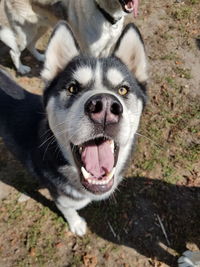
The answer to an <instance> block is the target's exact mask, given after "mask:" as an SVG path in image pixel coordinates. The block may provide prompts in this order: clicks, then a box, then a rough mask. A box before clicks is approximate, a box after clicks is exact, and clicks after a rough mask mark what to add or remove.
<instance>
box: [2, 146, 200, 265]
mask: <svg viewBox="0 0 200 267" xmlns="http://www.w3.org/2000/svg"><path fill="white" fill-rule="evenodd" d="M1 153H3V151H1ZM4 156H5V154H4ZM8 157H10V154H8ZM4 159H5V157H4ZM11 159H12V156H11ZM0 161H1V160H0ZM2 164H7V165H6V166H3V165H2ZM12 164H13V162H12V160H10V158H9V160H8V158H7V160H6V161H5V162H2V161H1V167H2V168H5V171H7V170H8V175H4V176H2V175H1V176H0V180H1V181H3V182H4V183H6V184H9V185H11V186H13V187H15V188H16V189H17V190H18V191H20V192H23V193H24V192H26V193H27V194H29V195H30V196H31V197H32V198H33V199H35V200H36V201H38V202H40V203H42V204H43V205H45V206H47V207H48V208H49V209H51V210H52V211H54V212H56V213H58V214H59V215H60V216H61V214H60V212H59V211H58V210H57V208H56V206H55V204H54V203H53V202H52V201H50V200H48V199H46V198H45V197H44V196H43V195H41V194H40V193H39V192H38V188H39V187H40V184H39V183H38V181H36V180H35V179H34V178H32V177H31V176H30V175H29V174H28V173H27V172H25V171H23V167H22V166H21V165H20V164H18V163H17V162H15V164H14V165H15V167H14V168H15V172H14V173H15V176H13V175H11V174H12V173H9V170H10V169H12ZM18 168H19V172H18ZM5 171H4V173H5ZM11 176H12V179H11V178H10V177H11ZM119 189H120V190H119V191H120V192H117V193H116V194H115V197H113V198H111V199H109V200H107V201H102V202H98V203H94V204H92V205H90V206H88V207H87V208H85V209H83V210H82V211H81V214H82V216H84V217H85V218H86V220H87V222H88V226H89V228H90V229H91V230H92V231H93V232H95V233H96V234H98V235H99V236H101V237H103V238H104V239H106V240H108V241H111V242H114V243H117V244H122V245H125V246H128V247H131V248H134V249H135V250H136V251H138V252H139V253H140V254H142V255H144V256H146V257H151V258H155V259H158V260H160V261H161V262H165V263H167V264H168V265H169V266H177V264H176V262H177V258H176V257H174V255H173V256H172V255H171V254H170V251H169V250H167V249H166V247H169V248H171V249H174V250H175V251H176V252H178V253H181V252H183V251H184V250H185V249H186V243H187V242H192V243H195V244H196V245H197V246H199V247H200V212H199V211H200V188H199V187H196V188H194V187H186V186H175V185H171V184H168V183H166V182H163V181H160V180H158V179H149V178H146V177H129V178H126V179H125V181H124V182H123V183H122V185H121V186H120V188H119ZM159 219H160V220H161V222H162V224H163V227H164V229H165V231H166V235H167V236H165V235H164V232H163V230H162V228H161V223H160V222H159ZM162 244H164V245H162ZM163 247H164V248H163Z"/></svg>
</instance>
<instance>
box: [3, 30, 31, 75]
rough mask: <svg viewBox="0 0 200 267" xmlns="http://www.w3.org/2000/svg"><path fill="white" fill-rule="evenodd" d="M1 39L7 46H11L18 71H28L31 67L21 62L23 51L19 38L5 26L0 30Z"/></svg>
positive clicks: (23, 72) (12, 56) (22, 72)
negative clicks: (19, 45)
mask: <svg viewBox="0 0 200 267" xmlns="http://www.w3.org/2000/svg"><path fill="white" fill-rule="evenodd" d="M0 39H1V41H2V42H3V43H4V44H5V45H6V46H8V47H10V49H11V50H10V56H11V58H12V61H13V63H14V65H15V67H16V69H17V71H18V72H19V73H21V74H25V73H28V72H29V71H30V70H31V68H30V67H28V66H25V65H23V64H22V63H21V60H20V56H21V52H20V49H19V47H18V45H17V40H16V38H15V35H14V33H13V32H12V31H11V30H10V29H9V28H6V27H5V28H3V29H2V30H1V31H0Z"/></svg>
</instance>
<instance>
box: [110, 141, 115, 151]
mask: <svg viewBox="0 0 200 267" xmlns="http://www.w3.org/2000/svg"><path fill="white" fill-rule="evenodd" d="M110 147H111V151H112V153H114V149H115V144H114V141H113V140H111V141H110Z"/></svg>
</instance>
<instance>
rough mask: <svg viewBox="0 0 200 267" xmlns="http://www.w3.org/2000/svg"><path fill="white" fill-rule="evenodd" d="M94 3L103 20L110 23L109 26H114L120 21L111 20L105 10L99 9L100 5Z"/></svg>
mask: <svg viewBox="0 0 200 267" xmlns="http://www.w3.org/2000/svg"><path fill="white" fill-rule="evenodd" d="M95 3H96V7H97V9H98V10H99V11H100V12H101V14H102V15H103V16H104V18H105V19H106V20H107V21H108V22H110V24H112V25H114V24H116V23H117V22H118V21H119V20H120V19H121V18H119V19H115V18H113V17H112V16H111V15H110V14H109V13H108V12H107V11H106V10H105V9H103V8H102V7H100V5H99V4H98V3H97V2H95Z"/></svg>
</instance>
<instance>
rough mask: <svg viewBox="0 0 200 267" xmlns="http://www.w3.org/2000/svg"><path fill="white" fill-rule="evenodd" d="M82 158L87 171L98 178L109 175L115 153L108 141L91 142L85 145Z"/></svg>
mask: <svg viewBox="0 0 200 267" xmlns="http://www.w3.org/2000/svg"><path fill="white" fill-rule="evenodd" d="M81 159H82V162H83V163H84V167H85V169H86V170H87V172H89V173H90V174H91V175H92V176H94V177H95V178H97V179H98V178H101V177H102V176H104V175H107V174H108V173H109V172H110V171H111V170H112V169H113V166H114V155H113V153H112V150H111V146H110V144H109V142H108V141H103V142H101V143H100V144H96V143H95V142H91V143H90V144H89V145H87V146H85V147H84V149H83V152H82V155H81Z"/></svg>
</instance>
